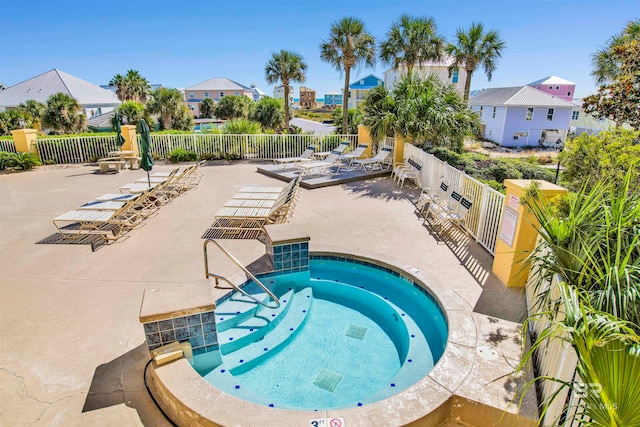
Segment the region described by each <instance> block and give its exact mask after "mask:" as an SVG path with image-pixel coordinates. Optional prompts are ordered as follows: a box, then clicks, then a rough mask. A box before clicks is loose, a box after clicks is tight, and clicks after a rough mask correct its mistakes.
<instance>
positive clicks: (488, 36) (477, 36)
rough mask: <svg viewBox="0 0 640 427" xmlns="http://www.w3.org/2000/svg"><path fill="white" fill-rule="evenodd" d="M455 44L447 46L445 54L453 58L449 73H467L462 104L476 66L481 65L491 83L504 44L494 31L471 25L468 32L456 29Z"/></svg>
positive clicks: (466, 97)
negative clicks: (457, 71)
mask: <svg viewBox="0 0 640 427" xmlns="http://www.w3.org/2000/svg"><path fill="white" fill-rule="evenodd" d="M456 39H457V40H456V44H451V43H449V45H447V48H446V52H447V54H449V55H451V56H452V57H453V61H454V62H453V64H451V66H450V67H449V73H451V72H453V70H458V69H460V68H463V69H464V70H465V71H466V72H467V80H466V81H465V82H464V102H465V103H466V102H468V101H469V90H470V88H471V76H472V75H473V72H474V71H475V70H476V68H477V67H478V65H482V68H483V69H484V72H485V73H486V74H487V78H488V79H489V81H491V77H493V72H494V71H495V70H496V66H497V61H498V58H500V57H501V56H502V50H503V49H504V48H505V46H506V45H505V42H504V41H503V40H502V39H501V38H500V34H499V33H498V32H497V31H495V30H490V31H487V32H486V33H485V32H484V26H483V25H482V24H480V23H475V22H474V23H473V24H471V27H469V29H468V30H466V31H465V30H464V29H462V28H458V30H457V31H456Z"/></svg>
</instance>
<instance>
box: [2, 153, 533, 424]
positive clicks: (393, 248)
mask: <svg viewBox="0 0 640 427" xmlns="http://www.w3.org/2000/svg"><path fill="white" fill-rule="evenodd" d="M256 166H257V165H256V164H255V163H245V162H240V163H235V164H226V163H221V164H218V163H212V164H210V165H207V166H204V167H203V168H201V170H202V172H203V173H204V177H203V179H202V182H201V183H200V185H199V186H198V187H197V188H195V189H193V190H190V191H189V192H187V193H186V194H184V195H183V196H181V197H179V198H177V199H176V200H174V201H173V202H172V203H170V204H169V205H167V206H163V207H162V208H161V209H160V210H159V211H158V213H157V214H156V215H155V216H153V217H151V218H149V219H147V220H146V221H144V222H143V223H142V225H141V226H140V227H139V228H137V229H135V230H133V231H131V232H130V233H128V234H127V235H126V236H125V237H124V238H122V239H120V240H119V241H117V242H115V243H113V244H110V245H108V246H103V247H100V248H99V249H98V250H97V251H95V252H92V250H91V247H90V245H83V244H79V245H70V244H35V243H36V242H38V241H40V240H42V239H44V238H46V237H49V236H51V235H52V234H54V233H55V231H56V230H55V227H54V226H53V224H52V222H51V220H52V219H53V218H54V217H56V216H58V215H60V214H62V213H64V212H67V211H70V210H74V209H75V208H77V207H78V206H79V205H81V204H83V203H85V202H87V201H90V200H93V198H94V197H96V196H99V195H100V194H103V193H109V192H117V189H118V188H119V187H120V186H122V185H124V184H127V183H129V182H133V181H135V180H136V179H138V178H141V177H143V176H145V173H144V171H132V170H123V171H121V172H120V173H118V174H113V175H102V174H97V173H95V171H96V169H97V167H96V166H89V165H77V166H76V165H70V166H45V167H41V168H39V169H37V170H34V171H26V172H21V173H8V174H1V175H0V229H1V230H2V233H1V234H0V248H1V250H2V269H1V270H0V399H2V402H3V405H2V409H1V410H0V425H34V426H56V425H60V426H69V425H78V426H79V425H101V426H130V425H131V426H135V425H145V426H166V425H169V423H168V422H167V421H166V420H165V419H164V418H163V416H162V414H161V413H160V412H159V411H158V410H157V409H156V408H155V406H154V404H153V402H152V401H151V399H150V398H149V396H148V394H147V391H146V390H145V387H144V383H143V380H142V371H143V369H144V365H145V363H146V362H147V360H148V354H147V351H146V347H145V344H144V342H145V338H144V333H143V329H142V326H141V325H140V323H139V321H138V315H139V311H140V304H141V299H142V294H143V291H144V289H172V288H175V287H176V286H180V285H188V284H194V283H201V284H202V283H203V282H204V281H203V276H204V269H203V258H202V240H201V238H200V237H201V235H202V234H203V232H204V231H205V230H206V229H207V228H208V227H209V226H210V224H211V222H212V220H213V215H214V213H215V212H216V210H217V209H218V208H219V207H220V206H222V204H223V203H224V201H225V200H227V199H228V198H229V197H231V196H232V195H233V194H234V193H235V192H236V191H238V190H239V189H240V188H241V187H243V186H245V185H251V184H257V185H266V186H275V185H282V184H281V181H278V180H276V179H274V178H270V177H268V176H265V175H262V174H259V173H257V172H256ZM172 167H173V166H172V165H156V166H154V171H169V170H171V169H172ZM416 194H417V193H416V190H415V189H413V188H411V187H409V188H406V187H405V189H403V190H399V189H398V188H397V187H396V186H395V185H394V184H393V182H392V181H391V180H390V178H389V177H380V178H371V179H368V180H365V181H354V182H350V183H345V184H341V185H337V186H331V187H324V188H318V189H314V190H305V189H302V190H301V195H300V201H299V202H298V205H297V207H296V211H295V215H294V217H293V219H292V220H291V222H292V223H295V224H297V225H299V226H300V227H302V228H303V229H304V230H305V231H306V232H307V233H308V234H309V235H310V236H311V243H310V249H311V250H312V251H313V250H319V249H322V250H326V249H327V248H337V249H339V250H341V251H348V252H349V253H355V254H357V253H367V254H370V253H374V254H376V253H377V254H381V256H382V257H390V258H393V259H396V260H398V259H399V260H402V261H401V262H402V263H403V264H404V267H405V268H406V269H407V271H409V272H413V273H414V274H416V275H417V276H418V277H419V275H425V277H428V278H429V283H430V284H432V286H434V287H438V288H439V289H442V290H443V291H445V292H451V293H454V294H455V295H456V297H457V298H458V299H459V301H461V304H462V305H463V306H464V307H466V308H465V310H466V311H467V313H468V316H467V320H468V321H467V322H465V323H464V325H456V324H452V325H451V333H452V334H458V333H467V332H469V331H471V332H472V333H473V335H474V336H475V337H476V338H475V339H476V345H477V348H482V349H483V351H484V353H483V354H484V355H483V354H480V353H482V352H479V353H477V354H476V356H475V357H472V359H469V360H461V361H460V363H464V364H467V365H470V366H471V369H470V373H469V374H468V375H467V376H466V377H465V378H463V379H461V380H460V385H459V387H458V388H457V389H456V392H455V394H456V396H458V402H457V403H460V402H463V401H464V402H471V404H466V405H462V406H464V407H465V408H467V410H468V408H470V407H471V406H472V405H473V404H476V405H480V404H481V405H486V406H488V407H494V408H499V409H505V410H506V411H507V412H508V413H512V414H513V413H516V412H517V411H518V408H517V406H518V402H517V400H515V401H514V399H515V396H514V390H515V388H517V387H516V383H517V382H518V380H515V379H513V378H511V377H509V376H508V375H506V374H508V373H509V372H510V371H511V370H512V369H513V367H514V366H515V365H516V364H517V362H518V360H519V357H520V354H521V348H520V344H519V343H520V341H519V340H520V337H521V335H520V325H519V323H518V322H519V321H521V320H522V317H523V315H524V307H525V306H524V296H523V292H522V291H521V290H518V289H508V288H506V287H504V286H503V285H502V284H500V283H499V282H498V281H497V279H496V278H495V277H494V276H493V275H492V274H491V272H490V270H491V261H492V257H491V255H490V254H488V253H487V252H486V251H485V250H484V249H482V248H481V247H480V246H479V245H478V244H476V243H475V242H473V240H472V239H470V238H469V237H468V236H466V235H464V234H462V233H455V235H453V236H450V238H447V239H439V238H436V236H434V235H433V234H432V233H430V230H429V228H428V227H424V226H423V225H422V221H420V220H418V219H417V217H416V216H415V214H414V212H413V205H412V204H411V199H412V198H414V197H415V196H416ZM223 245H224V246H225V247H226V248H228V249H229V250H230V251H231V252H232V253H233V254H234V255H235V256H236V257H238V258H239V259H240V260H241V261H242V262H243V263H245V265H248V264H252V263H253V264H254V265H257V264H259V259H260V258H261V257H262V256H263V255H264V245H263V244H262V243H260V242H259V241H257V240H225V241H223ZM257 260H258V262H257ZM210 264H211V265H212V266H213V268H214V269H215V271H216V272H219V273H221V274H223V275H228V276H233V275H236V274H237V271H236V270H235V269H234V268H233V267H232V266H231V265H230V263H228V262H225V261H224V258H223V257H222V256H221V255H213V254H210ZM416 272H420V273H416ZM487 353H489V356H487ZM267 409H268V408H267ZM521 411H522V412H524V413H527V414H529V416H531V414H533V413H535V398H533V397H531V398H528V399H526V402H525V405H524V407H523V408H522V410H521ZM332 415H338V416H339V414H333V413H332ZM303 418H304V417H303ZM307 419H309V417H307ZM469 420H474V414H473V411H471V413H469V414H467V416H466V418H465V419H462V421H466V422H470V421H469ZM447 422H448V423H449V424H447V425H455V422H456V420H449V421H447ZM470 423H471V424H473V421H471V422H470ZM263 425H269V424H268V423H263ZM281 425H290V424H287V423H286V421H285V422H284V423H283V424H281ZM306 425H308V424H306ZM350 425H351V426H353V425H354V424H350ZM380 425H384V424H380ZM475 425H478V426H480V425H488V424H483V421H482V420H480V419H477V422H476V423H475Z"/></svg>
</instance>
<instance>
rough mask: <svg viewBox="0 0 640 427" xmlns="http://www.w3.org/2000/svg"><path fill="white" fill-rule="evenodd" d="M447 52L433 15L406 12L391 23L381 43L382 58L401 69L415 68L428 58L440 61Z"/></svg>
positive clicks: (410, 69) (386, 62)
mask: <svg viewBox="0 0 640 427" xmlns="http://www.w3.org/2000/svg"><path fill="white" fill-rule="evenodd" d="M443 54H444V39H443V38H442V37H440V36H439V35H438V34H437V30H436V22H435V20H434V19H433V18H431V17H421V18H414V17H412V16H409V15H407V14H404V15H402V16H401V17H400V19H398V20H397V21H396V22H394V23H393V24H392V25H391V28H390V29H389V32H388V33H387V38H386V39H385V40H383V41H382V43H380V59H382V62H384V63H385V64H387V65H393V68H394V69H396V70H398V69H400V68H401V67H403V66H404V67H406V68H407V76H409V77H411V73H412V71H413V68H414V67H415V66H416V65H419V64H420V63H421V62H425V61H440V60H441V59H442V56H443Z"/></svg>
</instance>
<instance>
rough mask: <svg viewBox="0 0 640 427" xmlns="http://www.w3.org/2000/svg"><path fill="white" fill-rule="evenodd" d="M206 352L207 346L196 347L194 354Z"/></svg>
mask: <svg viewBox="0 0 640 427" xmlns="http://www.w3.org/2000/svg"><path fill="white" fill-rule="evenodd" d="M192 345H193V344H192ZM206 352H207V349H206V348H204V347H200V348H194V349H193V354H194V355H198V354H203V353H206Z"/></svg>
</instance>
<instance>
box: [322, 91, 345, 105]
mask: <svg viewBox="0 0 640 427" xmlns="http://www.w3.org/2000/svg"><path fill="white" fill-rule="evenodd" d="M324 106H325V107H329V108H335V107H337V106H342V92H338V91H337V90H334V91H331V92H328V93H325V94H324Z"/></svg>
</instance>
